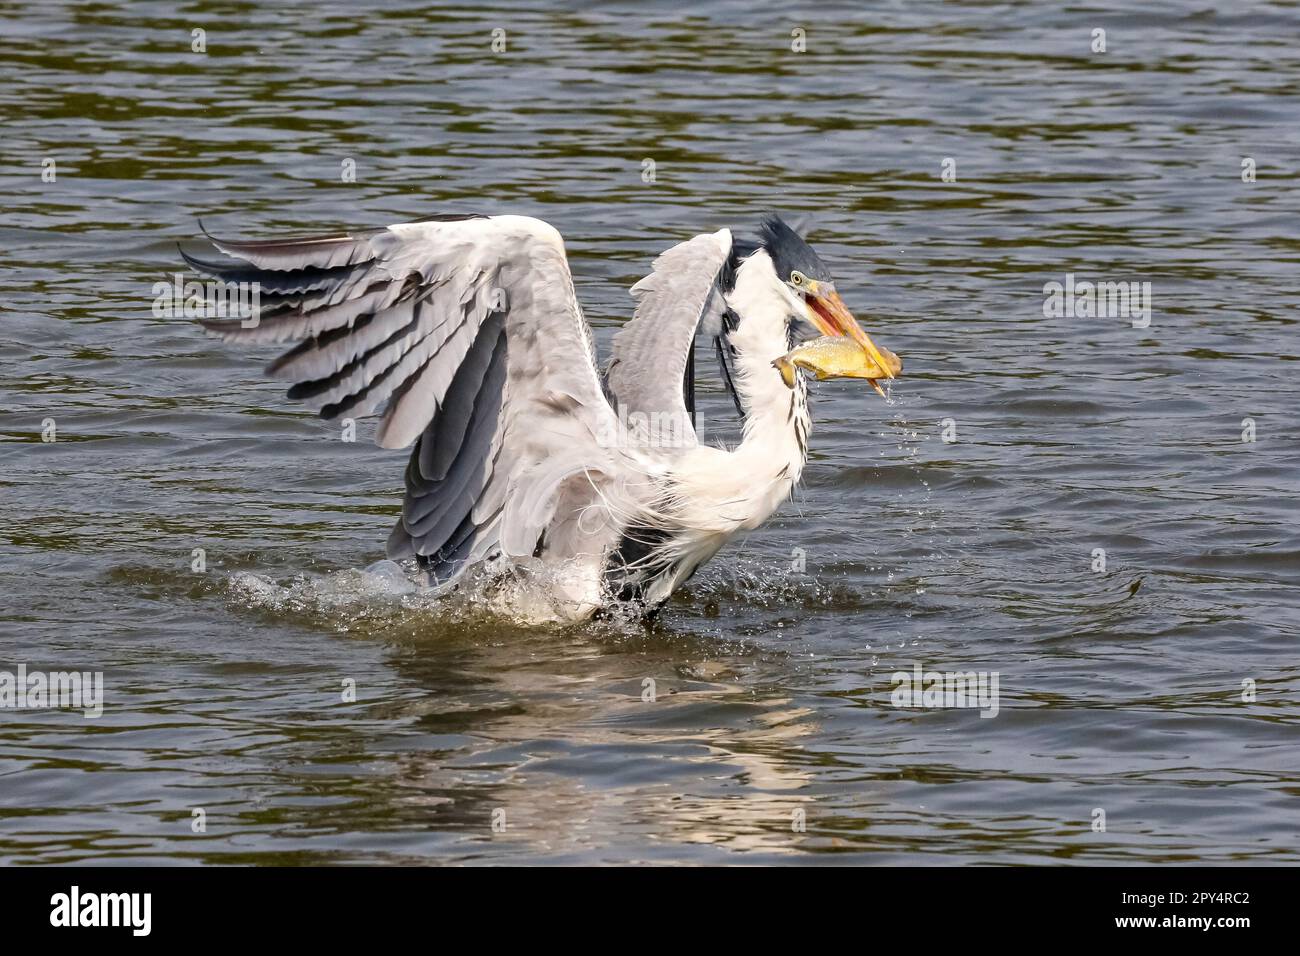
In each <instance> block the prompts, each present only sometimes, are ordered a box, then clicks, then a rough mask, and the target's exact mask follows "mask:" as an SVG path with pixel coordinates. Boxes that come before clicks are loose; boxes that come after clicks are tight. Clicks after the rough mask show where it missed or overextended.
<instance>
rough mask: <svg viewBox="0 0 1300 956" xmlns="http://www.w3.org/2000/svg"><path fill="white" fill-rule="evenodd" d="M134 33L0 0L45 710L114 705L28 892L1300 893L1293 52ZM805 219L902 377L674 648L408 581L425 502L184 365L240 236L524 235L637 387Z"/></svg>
mask: <svg viewBox="0 0 1300 956" xmlns="http://www.w3.org/2000/svg"><path fill="white" fill-rule="evenodd" d="M116 6H117V5H110V4H95V3H89V4H87V3H60V2H41V3H39V4H36V5H32V4H27V3H16V2H12V0H0V116H3V130H4V144H3V147H2V148H0V156H2V157H3V178H2V179H0V197H2V198H3V217H2V219H0V240H2V241H0V260H2V261H3V268H2V269H0V502H2V503H3V508H2V509H0V515H2V517H0V670H9V671H13V670H15V669H16V668H17V667H18V666H19V665H20V664H21V665H24V666H25V667H26V668H28V670H66V669H74V668H75V669H78V670H84V671H90V672H96V671H98V672H102V674H103V682H104V705H103V713H102V715H101V716H100V717H98V718H90V719H88V718H87V717H85V716H83V715H82V714H81V713H79V712H75V711H68V710H47V711H39V710H17V709H3V710H0V859H3V860H5V861H8V862H19V863H32V862H47V863H53V862H70V861H89V862H102V863H109V862H124V861H134V862H167V863H193V862H220V863H256V864H275V863H327V862H389V863H392V862H397V863H455V862H493V863H502V862H565V863H569V862H574V863H595V862H605V861H624V862H627V861H653V862H679V863H752V862H780V861H797V862H858V863H947V864H971V863H1004V864H1005V863H1014V864H1024V863H1066V862H1070V863H1137V862H1142V863H1156V862H1192V861H1197V862H1208V863H1220V862H1257V863H1280V862H1290V863H1295V862H1297V861H1300V851H1298V850H1297V846H1298V845H1300V727H1298V723H1300V707H1298V706H1297V692H1298V691H1300V660H1298V655H1297V639H1298V636H1300V600H1298V597H1297V587H1296V585H1297V580H1298V578H1300V534H1297V517H1298V516H1300V508H1298V507H1297V497H1298V493H1300V475H1297V467H1296V466H1297V460H1298V452H1300V426H1297V419H1296V416H1297V408H1298V404H1297V400H1296V399H1297V386H1296V375H1297V371H1296V370H1297V368H1298V366H1297V365H1296V364H1295V362H1296V361H1297V358H1298V356H1300V345H1298V342H1297V331H1296V311H1297V307H1298V306H1300V281H1298V280H1297V262H1300V215H1298V212H1300V210H1298V209H1297V202H1296V195H1297V193H1296V184H1297V161H1298V159H1300V123H1298V122H1297V120H1298V119H1300V107H1298V106H1297V96H1298V95H1300V43H1297V38H1298V37H1300V13H1297V10H1296V8H1295V7H1294V6H1291V5H1282V4H1268V3H1242V4H1233V5H1229V6H1227V7H1222V6H1220V7H1217V8H1216V6H1215V5H1211V4H1206V3H1195V2H1187V3H1183V2H1161V3H1149V4H1141V5H1133V6H1135V7H1137V6H1140V7H1141V8H1142V12H1140V13H1126V12H1124V10H1123V9H1121V8H1120V7H1119V6H1109V5H1099V4H1095V3H1083V4H1076V5H1072V6H1070V7H1069V8H1067V9H1065V10H1059V9H1058V10H1052V9H1049V7H1050V5H1048V4H1006V5H985V4H976V3H970V4H967V3H945V4H940V3H925V2H910V0H909V2H901V0H900V2H887V3H882V4H876V5H872V8H871V9H864V6H865V5H860V4H827V5H820V4H819V5H818V8H817V11H816V13H815V15H814V14H813V12H812V10H811V8H808V10H807V12H804V13H801V12H799V11H797V10H795V9H794V8H791V7H789V6H788V5H786V4H771V5H769V4H762V3H752V2H734V0H698V2H695V3H692V4H690V5H688V6H683V7H681V8H680V9H679V8H676V7H675V6H670V5H667V4H665V5H661V6H655V5H644V4H627V5H621V6H610V7H605V8H602V9H600V10H583V11H581V12H576V7H575V9H574V10H573V11H570V12H563V11H562V10H561V8H560V7H559V6H558V5H557V6H555V7H552V6H549V5H546V4H535V5H534V4H528V5H523V6H519V5H511V6H510V7H506V6H500V7H492V6H488V7H476V8H475V9H474V10H473V11H472V12H466V11H464V10H459V9H458V8H457V7H456V6H452V5H443V4H432V5H431V4H425V3H419V4H416V3H406V2H398V3H392V4H386V5H385V6H384V9H383V12H371V13H360V12H358V11H357V10H356V9H355V7H354V5H353V4H345V3H340V2H335V0H324V2H316V3H312V4H310V5H303V6H301V7H297V6H292V5H289V4H247V3H218V2H209V0H197V2H188V3H184V4H181V5H179V6H176V5H173V4H169V3H161V2H158V3H153V2H146V3H136V4H130V5H127V7H126V9H125V10H119V9H115V7H116ZM199 29H201V30H203V31H205V32H204V34H202V35H201V36H202V39H203V41H204V44H205V46H206V52H195V51H194V50H193V49H192V45H193V44H194V43H195V42H196V41H195V34H194V33H193V31H194V30H199ZM494 30H503V31H505V32H504V34H496V35H495V37H496V39H497V40H498V44H497V45H498V47H500V46H501V44H502V43H504V47H505V48H504V50H502V51H500V52H497V51H494V50H493V46H492V44H493V40H494V33H493V31H494ZM1097 30H1103V31H1105V34H1104V40H1105V50H1104V52H1102V51H1100V50H1094V47H1095V46H1097V45H1098V41H1099V40H1100V39H1101V35H1100V34H1096V33H1095V31H1097ZM795 48H799V49H795ZM51 162H52V164H53V165H52V166H51ZM349 162H350V163H351V164H352V165H351V167H349V166H348V163H349ZM349 168H351V169H354V170H355V181H354V182H348V181H345V178H346V177H345V176H344V175H343V172H344V171H345V170H346V169H349ZM51 169H52V170H53V171H54V176H53V181H48V180H49V179H50V176H49V171H50V170H51ZM43 172H44V173H46V175H44V176H43V175H42V174H43ZM652 173H653V175H651V174H652ZM1252 173H1253V177H1252ZM1252 178H1253V181H1247V180H1251V179H1252ZM647 180H652V181H647ZM773 208H775V209H779V210H781V211H782V212H784V213H787V214H789V215H791V216H796V215H799V214H801V213H809V214H811V215H812V222H813V232H812V234H811V239H812V241H813V243H814V245H815V246H816V247H817V249H818V250H819V252H820V253H821V255H822V257H823V258H824V259H826V260H827V261H828V262H829V263H830V264H831V266H832V268H833V270H834V271H835V273H836V275H837V279H838V284H839V287H840V290H841V292H842V293H843V294H844V296H845V299H846V301H847V302H848V304H849V305H850V307H852V308H853V309H854V311H855V312H856V313H857V314H858V315H859V317H860V318H861V319H862V321H863V324H864V326H865V327H866V328H867V329H868V330H869V331H871V332H872V334H873V335H874V336H875V337H876V339H877V341H879V342H880V343H882V344H884V345H886V346H888V347H889V348H891V349H892V350H894V351H896V352H898V353H899V354H900V355H901V356H902V357H903V358H904V361H905V363H906V365H905V376H904V377H903V378H901V379H899V380H898V381H897V382H896V383H894V384H893V387H892V389H891V392H890V399H889V401H888V402H885V401H882V400H881V399H879V398H878V397H877V396H875V395H874V394H872V393H871V392H869V391H868V390H867V389H865V388H863V387H861V384H860V383H853V382H826V383H820V384H818V385H816V386H815V396H814V401H815V408H814V415H815V419H816V424H815V426H814V431H813V435H812V440H811V444H812V458H811V460H810V462H809V466H808V468H807V471H806V472H805V483H804V485H803V486H802V487H801V489H800V490H799V491H798V493H797V494H796V496H795V498H794V500H793V501H792V502H791V503H790V504H789V505H787V506H786V507H785V508H784V509H783V510H782V512H781V513H780V514H779V516H778V517H777V518H775V519H774V520H773V521H772V522H770V523H769V524H768V525H767V526H765V527H764V528H762V529H761V530H759V531H757V532H755V533H753V534H751V535H750V536H748V537H747V538H745V539H744V540H743V541H742V542H738V543H736V544H734V545H732V546H731V547H729V548H728V549H726V550H725V551H723V552H722V553H721V554H720V555H719V556H718V558H717V559H715V561H714V562H713V563H711V564H710V565H708V566H707V567H706V568H705V569H703V570H702V571H701V572H700V574H699V575H698V576H697V577H696V578H695V579H694V580H693V581H692V582H691V583H690V585H689V586H688V588H687V589H686V590H684V591H682V592H681V593H679V594H678V595H677V596H676V597H675V598H674V600H673V601H672V603H671V604H670V605H669V607H668V608H667V609H666V611H665V613H664V614H663V615H662V616H661V618H660V619H659V621H658V622H657V624H656V625H655V626H654V627H652V628H642V627H633V626H623V625H618V626H616V625H613V624H605V625H588V626H584V627H572V628H540V629H537V628H534V629H525V628H520V627H516V626H512V625H511V624H510V623H508V622H507V621H504V620H501V619H499V618H494V617H491V616H487V615H484V614H483V613H481V612H480V611H478V610H477V609H476V608H475V607H473V606H472V605H460V606H448V605H446V604H439V603H438V602H433V601H429V600H427V599H425V598H423V597H421V596H420V595H412V594H408V593H404V592H403V590H402V589H401V588H399V587H394V586H392V582H389V581H386V580H385V579H382V578H376V577H374V576H368V575H366V574H365V573H363V572H362V571H361V570H360V569H364V568H366V567H367V566H369V565H371V564H372V563H373V562H375V561H376V560H378V559H379V558H381V557H382V555H383V543H384V540H385V538H386V535H387V533H388V530H389V528H390V526H391V524H392V522H393V520H394V518H395V516H396V514H397V511H398V507H399V503H400V484H401V478H402V469H403V467H404V464H405V455H404V453H401V452H385V451H381V450H379V449H377V448H375V447H374V446H373V445H372V444H371V443H370V441H369V439H370V437H371V436H372V434H373V428H374V423H373V421H363V422H362V423H361V424H360V426H359V435H358V441H356V442H355V443H348V442H343V441H340V440H339V437H340V436H339V433H338V429H337V426H335V425H332V424H329V423H324V422H321V421H320V420H318V419H316V418H314V417H312V416H311V415H310V414H308V413H307V412H306V411H304V410H303V409H302V408H301V407H300V406H298V405H295V404H292V403H290V402H288V401H286V400H285V398H284V395H283V391H282V388H281V387H280V386H279V385H276V384H272V383H270V382H268V381H266V380H265V379H263V378H262V377H261V374H260V368H261V366H262V364H264V362H265V361H266V360H267V359H269V358H270V357H271V356H272V355H273V354H275V353H274V351H268V352H266V353H265V354H262V353H259V354H256V355H249V354H244V353H241V352H240V351H237V350H235V349H232V348H229V347H226V346H223V345H222V344H220V343H219V342H216V341H215V340H213V339H210V338H208V337H206V336H205V335H204V334H202V331H201V330H200V329H198V328H197V327H195V326H194V324H193V323H189V322H186V321H183V320H177V319H166V318H155V317H154V316H153V315H152V313H151V303H152V299H153V295H152V292H151V289H152V286H153V284H154V283H155V282H158V281H160V280H167V279H169V278H170V277H171V276H172V274H173V273H175V272H176V271H177V270H178V267H179V264H180V263H179V259H178V256H177V254H176V249H175V245H176V243H177V242H178V241H189V240H192V239H194V238H195V237H196V236H198V234H199V229H198V226H197V224H196V223H197V220H198V219H199V218H202V219H203V220H204V224H205V225H206V226H208V228H210V229H211V230H213V231H214V232H216V233H218V234H227V235H231V234H243V235H249V236H268V235H276V234H284V233H290V234H292V233H295V232H307V233H311V232H318V231H321V230H322V229H329V228H334V227H338V226H347V225H377V224H384V223H388V222H396V221H402V220H406V219H412V218H417V217H420V216H426V215H431V214H434V213H448V212H484V213H503V212H514V213H523V214H528V215H535V216H540V217H542V218H545V219H546V220H548V221H549V222H551V223H553V224H554V225H555V226H556V227H557V228H559V229H560V230H561V231H562V232H563V233H564V235H565V237H566V241H567V243H568V248H569V253H570V260H571V264H572V268H573V271H574V273H575V276H576V282H577V285H578V293H579V296H580V298H581V299H582V300H583V303H584V307H585V309H586V311H587V315H588V318H589V320H590V321H591V323H592V325H593V326H594V327H595V329H596V336H597V341H598V344H599V345H600V347H601V348H602V349H605V350H607V348H608V343H609V339H610V336H611V335H612V334H613V332H614V331H615V330H616V329H617V328H618V327H619V325H620V323H621V322H623V321H624V320H625V319H626V318H627V317H628V316H629V315H630V299H629V297H628V295H627V291H626V290H627V288H628V287H629V286H630V285H631V284H632V283H633V282H635V281H636V279H637V278H639V277H640V276H641V275H643V274H644V273H645V272H646V271H647V269H648V266H649V263H650V262H651V260H652V259H653V257H654V256H655V255H657V254H658V253H659V252H661V251H662V250H663V249H664V248H666V247H667V246H668V245H670V244H672V243H675V242H677V241H680V240H681V239H684V238H687V237H689V236H691V235H693V234H695V233H698V232H702V231H706V230H707V231H712V230H715V229H718V228H720V227H722V226H731V227H733V228H734V229H735V230H736V231H737V232H738V233H745V232H747V231H748V230H751V229H752V228H753V227H754V224H755V223H756V222H757V220H758V217H759V216H760V214H761V213H762V212H763V211H765V210H768V209H773ZM1067 281H1070V282H1071V283H1072V284H1076V283H1079V282H1084V281H1092V282H1098V281H1104V282H1126V283H1127V282H1136V283H1139V285H1138V286H1137V287H1136V288H1137V290H1139V296H1142V295H1143V294H1144V290H1149V296H1150V297H1149V300H1145V299H1141V301H1146V302H1147V304H1149V306H1150V309H1149V313H1146V314H1142V312H1141V310H1137V312H1136V314H1133V313H1131V314H1129V315H1122V314H1120V315H1116V314H1113V313H1112V314H1106V315H1095V314H1088V312H1087V310H1085V309H1082V308H1080V307H1078V299H1076V300H1075V302H1074V303H1072V304H1071V303H1065V304H1064V305H1063V306H1062V308H1061V309H1055V308H1054V307H1053V306H1052V303H1051V302H1050V301H1049V296H1048V295H1047V294H1045V291H1044V290H1045V286H1047V284H1049V283H1052V282H1059V283H1061V284H1062V285H1064V284H1065V283H1066V282H1067ZM1142 283H1149V286H1143V285H1142ZM1138 301H1139V299H1135V300H1134V302H1135V303H1136V302H1138ZM1045 305H1046V308H1045ZM1071 305H1072V306H1073V307H1070V306H1071ZM702 358H703V353H702ZM702 364H704V363H702ZM708 379H709V380H708V384H707V386H706V390H705V394H704V396H703V399H702V404H703V406H704V410H705V412H706V415H705V418H706V425H705V427H704V430H705V432H706V434H711V433H715V432H711V431H710V429H714V430H716V433H718V434H721V433H724V431H725V428H726V425H727V414H726V413H727V408H728V405H727V401H726V399H725V398H724V396H723V395H722V394H721V393H720V391H719V385H718V382H717V374H716V372H715V371H713V370H710V371H709V372H708ZM47 420H52V423H53V428H54V433H53V435H47V437H54V438H56V439H57V440H55V441H43V440H42V432H43V430H45V431H47V432H48V425H47V424H46V423H47ZM196 550H198V551H201V555H202V558H203V561H202V563H201V565H198V564H197V563H196V562H197V556H196ZM196 566H198V567H201V570H195V568H196ZM917 665H920V666H921V667H922V669H923V671H939V672H969V671H974V672H986V673H987V674H989V676H990V679H991V677H992V675H993V674H994V673H996V675H997V678H998V688H999V693H998V701H997V710H996V714H995V715H993V714H992V710H991V708H986V709H985V711H984V713H988V714H990V716H988V717H985V716H981V711H980V710H978V709H973V708H943V707H915V708H913V707H898V706H895V701H894V699H893V690H894V686H895V682H894V679H893V675H894V674H895V673H896V672H899V671H903V672H908V673H910V672H911V671H912V669H913V668H914V667H915V666H917ZM651 691H653V695H652V694H651ZM651 696H653V698H654V699H653V701H650V700H647V699H645V698H648V697H651ZM353 698H355V699H353Z"/></svg>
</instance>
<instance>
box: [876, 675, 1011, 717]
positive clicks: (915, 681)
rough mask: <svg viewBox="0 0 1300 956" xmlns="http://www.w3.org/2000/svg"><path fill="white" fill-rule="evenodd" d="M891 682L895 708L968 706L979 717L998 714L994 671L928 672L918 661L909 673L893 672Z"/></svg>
mask: <svg viewBox="0 0 1300 956" xmlns="http://www.w3.org/2000/svg"><path fill="white" fill-rule="evenodd" d="M890 681H891V682H892V683H893V685H894V692H893V694H892V695H891V696H890V699H891V700H892V701H893V703H894V706H895V707H926V708H931V707H933V708H943V707H970V708H978V709H979V711H980V716H981V717H996V716H997V715H998V672H997V671H927V670H926V669H925V668H924V667H923V666H922V665H921V664H919V663H918V664H914V665H912V671H911V673H908V672H907V671H895V672H894V674H893V676H892V677H891V678H890Z"/></svg>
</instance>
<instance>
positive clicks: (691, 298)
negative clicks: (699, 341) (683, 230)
mask: <svg viewBox="0 0 1300 956" xmlns="http://www.w3.org/2000/svg"><path fill="white" fill-rule="evenodd" d="M730 256H731V232H730V231H729V230H726V229H723V230H721V231H720V232H716V233H712V234H703V235H699V236H696V237H695V238H693V239H690V240H687V241H686V242H683V243H679V244H678V245H676V246H673V247H672V248H671V249H669V250H668V251H667V252H665V253H664V254H663V255H661V256H660V257H659V258H658V259H656V260H655V262H654V267H653V271H652V272H651V273H650V274H649V275H648V276H646V277H645V278H644V279H642V280H641V281H640V282H638V283H637V284H636V285H634V286H632V295H633V296H634V297H635V299H636V310H635V312H634V314H633V316H632V320H631V321H630V322H628V324H627V325H625V326H624V327H623V328H622V329H620V330H619V332H618V334H617V335H615V336H614V343H613V358H612V360H611V361H610V364H609V368H608V369H607V371H606V382H607V384H608V386H609V390H610V392H611V393H612V394H613V395H614V397H615V399H616V400H617V401H618V404H619V406H620V408H621V409H622V410H623V412H624V417H625V418H627V419H628V421H629V423H630V424H635V421H634V420H633V419H632V417H631V416H632V414H633V413H638V414H640V415H645V416H650V415H655V414H660V415H667V416H670V418H669V421H670V422H675V423H680V424H681V425H682V426H683V428H684V430H685V431H686V432H687V437H688V439H690V440H692V441H693V440H694V438H695V433H694V429H693V428H691V427H690V425H689V416H688V413H687V410H686V404H685V399H684V395H683V391H682V382H683V379H684V377H685V374H686V367H687V361H688V359H689V357H690V354H691V349H692V348H693V347H694V344H695V335H696V332H697V331H698V330H699V328H700V326H701V325H704V326H705V328H706V329H710V328H711V327H712V326H716V325H717V323H719V322H720V320H721V315H722V312H723V310H724V309H725V303H724V301H723V296H722V290H721V289H720V288H719V284H718V279H719V276H720V274H721V272H722V269H723V267H724V266H725V265H726V264H727V260H728V258H729V257H730Z"/></svg>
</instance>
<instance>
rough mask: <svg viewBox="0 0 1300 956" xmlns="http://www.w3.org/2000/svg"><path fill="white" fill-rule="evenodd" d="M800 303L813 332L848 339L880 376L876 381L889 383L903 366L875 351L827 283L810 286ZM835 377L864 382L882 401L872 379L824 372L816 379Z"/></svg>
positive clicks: (887, 354)
mask: <svg viewBox="0 0 1300 956" xmlns="http://www.w3.org/2000/svg"><path fill="white" fill-rule="evenodd" d="M804 303H805V304H806V305H807V307H808V319H809V321H811V322H812V324H813V325H814V326H816V327H817V331H819V332H821V334H822V335H824V336H832V337H847V338H850V339H852V340H853V341H854V342H856V343H857V344H858V346H859V347H860V348H861V349H862V351H863V352H865V353H866V358H867V359H869V361H870V365H871V366H873V367H874V369H875V371H876V372H883V373H884V374H883V375H881V376H880V377H882V378H890V379H892V378H893V377H894V376H896V375H897V374H898V373H899V372H901V371H902V370H903V363H902V361H901V360H900V359H899V357H898V356H897V355H895V354H894V353H893V352H890V351H889V350H888V349H881V348H878V347H877V346H876V343H875V342H873V341H871V337H870V336H869V335H867V333H866V332H864V331H862V327H861V326H860V325H858V320H857V319H855V318H854V317H853V313H852V312H850V311H849V308H848V306H846V305H845V304H844V300H843V299H841V298H840V295H839V293H838V292H836V291H835V289H834V288H833V287H832V286H830V285H829V284H828V283H825V282H822V283H812V288H810V289H809V290H808V291H807V292H806V293H805V294H804ZM837 375H839V376H841V377H850V378H867V381H868V383H870V385H871V387H872V388H874V389H875V390H876V391H877V392H878V393H879V394H880V395H881V397H882V398H883V397H884V394H885V392H884V389H882V388H881V387H880V384H879V383H878V382H877V380H876V378H872V377H868V376H865V375H848V376H843V375H842V373H836V372H834V371H828V373H827V374H826V375H818V377H819V378H831V377H837Z"/></svg>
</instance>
